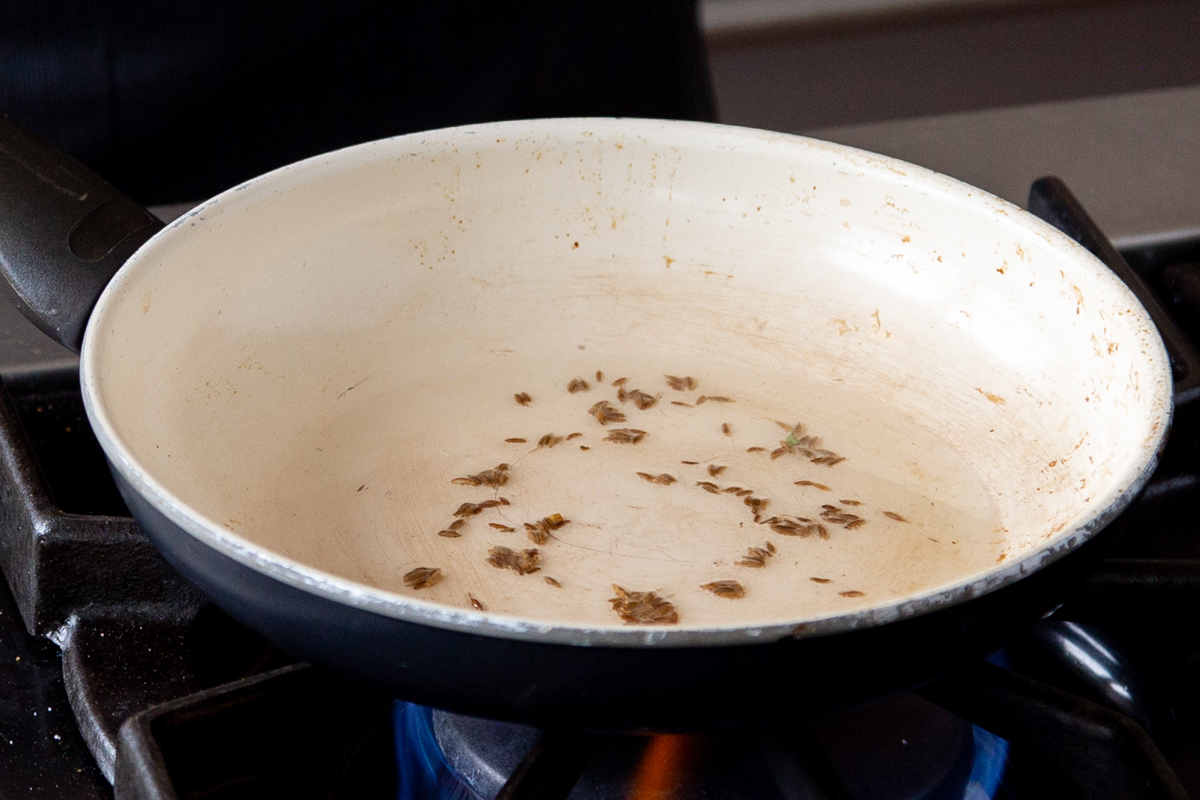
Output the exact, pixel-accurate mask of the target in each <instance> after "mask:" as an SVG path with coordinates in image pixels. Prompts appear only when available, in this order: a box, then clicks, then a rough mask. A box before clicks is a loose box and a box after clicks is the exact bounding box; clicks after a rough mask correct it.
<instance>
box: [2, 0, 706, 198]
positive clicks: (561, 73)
mask: <svg viewBox="0 0 1200 800" xmlns="http://www.w3.org/2000/svg"><path fill="white" fill-rule="evenodd" d="M0 111H2V112H4V113H6V114H8V115H9V116H11V117H13V118H14V119H15V120H17V121H18V122H19V123H21V124H23V125H25V126H26V127H28V128H30V129H32V130H33V131H35V132H37V133H39V134H41V135H42V136H44V137H46V138H48V139H50V140H51V141H52V142H54V143H55V144H57V145H58V146H59V147H61V148H62V149H64V150H66V151H67V152H69V153H71V154H72V155H74V156H76V157H77V158H79V159H80V160H82V161H83V162H84V163H85V164H87V165H88V166H89V167H91V168H92V169H93V170H95V171H96V172H98V173H99V174H101V175H102V176H104V177H105V178H107V179H108V180H110V181H112V182H113V183H115V184H116V185H117V186H118V187H120V188H121V189H123V190H124V191H125V192H127V193H128V194H130V195H131V196H132V197H133V198H134V199H136V200H138V201H139V202H141V203H143V204H155V203H169V202H176V201H186V200H193V201H194V200H200V199H203V198H206V197H209V196H211V195H213V194H216V193H217V192H219V191H221V190H223V189H226V188H229V187H230V186H233V185H235V184H237V183H239V182H241V181H243V180H246V179H248V178H251V177H253V176H255V175H257V174H260V173H262V172H265V171H267V170H269V169H272V168H274V167H278V166H282V165H284V164H287V163H290V162H292V161H295V160H297V159H300V158H304V157H306V156H310V155H315V154H317V153H321V152H325V151H328V150H332V149H335V148H338V147H343V146H346V145H350V144H354V143H356V142H362V141H368V140H371V139H377V138H382V137H386V136H393V135H397V134H401V133H408V132H412V131H418V130H427V129H431V128H439V127H445V126H449V125H458V124H465V123H473V122H484V121H492V120H501V119H517V118H531V117H550V116H593V115H599V116H639V117H661V118H678V119H711V118H713V117H714V110H713V101H712V93H711V88H710V83H709V79H708V72H707V64H706V60H705V52H704V45H703V41H702V39H701V36H700V33H699V29H698V27H697V20H696V6H695V0H653V2H650V1H648V0H646V1H642V2H595V1H594V0H582V1H581V0H573V1H572V2H563V3H554V4H551V3H513V4H509V3H505V4H497V3H465V2H457V3H438V4H432V3H431V4H420V5H418V4H414V3H399V2H392V3H382V2H376V3H366V2H352V1H350V2H347V1H346V0H343V1H342V2H320V1H319V0H307V1H303V0H302V1H300V2H287V3H284V2H273V1H272V0H267V1H266V2H258V1H257V0H189V2H186V3H176V2H161V1H159V2H153V1H152V0H100V1H99V2H91V1H89V0H47V1H46V2H43V1H41V0H38V1H37V2H30V1H29V0H0Z"/></svg>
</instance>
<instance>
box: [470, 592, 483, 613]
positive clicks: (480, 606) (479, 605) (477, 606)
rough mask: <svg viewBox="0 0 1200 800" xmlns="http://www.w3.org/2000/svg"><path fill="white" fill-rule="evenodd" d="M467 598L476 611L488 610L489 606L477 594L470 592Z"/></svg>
mask: <svg viewBox="0 0 1200 800" xmlns="http://www.w3.org/2000/svg"><path fill="white" fill-rule="evenodd" d="M467 599H469V600H470V601H471V608H473V609H475V610H476V611H487V606H485V605H484V604H483V603H482V602H480V601H479V600H478V599H477V598H476V597H475V595H473V594H470V593H468V594H467Z"/></svg>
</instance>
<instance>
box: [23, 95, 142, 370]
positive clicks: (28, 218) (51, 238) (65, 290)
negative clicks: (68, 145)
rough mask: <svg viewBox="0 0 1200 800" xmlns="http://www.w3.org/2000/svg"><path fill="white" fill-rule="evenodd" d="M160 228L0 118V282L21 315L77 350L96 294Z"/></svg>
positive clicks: (86, 172)
mask: <svg viewBox="0 0 1200 800" xmlns="http://www.w3.org/2000/svg"><path fill="white" fill-rule="evenodd" d="M162 227H163V224H162V223H161V222H160V221H159V220H157V219H155V217H154V216H153V215H152V214H151V213H150V212H149V211H146V210H145V209H144V208H142V207H141V206H139V205H138V204H137V203H135V202H133V201H132V200H130V199H129V198H128V197H126V196H125V195H124V194H122V193H121V192H119V191H118V190H117V189H116V188H114V187H113V186H111V185H109V183H108V182H107V181H105V180H104V179H103V178H101V177H99V176H98V175H96V174H95V173H93V172H92V171H91V170H89V169H88V168H87V167H85V166H83V165H82V164H80V163H79V162H78V161H76V160H75V159H73V158H71V157H70V156H68V155H66V154H65V153H63V152H61V151H60V150H58V149H56V148H55V147H53V146H51V145H50V144H48V143H46V142H44V141H42V140H41V139H39V138H38V137H36V136H34V135H33V134H31V133H29V132H27V131H24V130H22V129H21V128H19V127H18V126H17V125H16V124H15V123H13V121H12V120H10V119H9V118H8V117H6V116H4V115H3V114H0V272H3V273H4V278H5V280H4V281H0V290H3V291H4V292H5V293H6V294H7V295H8V296H9V298H10V299H12V301H13V302H14V303H15V304H16V306H17V308H19V309H20V310H21V313H22V314H24V315H25V316H26V317H28V318H29V320H30V321H31V322H33V324H34V325H37V326H38V327H39V328H41V329H42V330H43V331H45V332H46V334H47V335H49V336H50V338H52V339H54V340H56V341H58V342H60V343H61V344H63V345H65V346H66V347H68V348H70V349H71V350H74V351H75V352H77V353H78V352H79V349H80V347H81V346H82V345H83V332H84V329H85V328H86V327H87V320H88V317H89V316H90V315H91V313H92V308H93V307H95V305H96V300H97V299H99V297H100V293H101V292H102V291H104V287H105V286H107V285H108V282H109V280H110V279H111V278H112V276H113V275H114V274H115V273H116V271H117V270H118V269H119V268H120V266H121V265H122V264H124V263H125V260H126V259H127V258H129V257H130V256H131V255H133V253H134V251H136V250H137V249H138V248H139V247H141V246H142V244H144V243H145V241H146V240H147V239H149V238H150V237H151V236H153V235H154V234H155V233H156V232H158V230H159V229H161V228H162Z"/></svg>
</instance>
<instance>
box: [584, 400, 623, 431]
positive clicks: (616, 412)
mask: <svg viewBox="0 0 1200 800" xmlns="http://www.w3.org/2000/svg"><path fill="white" fill-rule="evenodd" d="M588 413H589V414H591V415H592V416H593V417H595V418H596V421H597V422H599V423H600V424H601V425H607V424H608V423H610V422H624V421H625V412H624V411H621V410H620V409H619V408H616V407H614V406H612V405H611V404H610V403H609V402H608V401H607V400H601V401H600V402H599V403H596V404H595V405H594V406H592V407H591V408H589V409H588Z"/></svg>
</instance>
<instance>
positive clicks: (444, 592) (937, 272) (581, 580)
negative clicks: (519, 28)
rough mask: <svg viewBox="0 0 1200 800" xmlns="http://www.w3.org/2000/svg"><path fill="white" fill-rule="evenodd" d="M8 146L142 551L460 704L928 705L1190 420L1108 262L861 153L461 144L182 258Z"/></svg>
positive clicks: (352, 161) (215, 204) (254, 218)
mask: <svg viewBox="0 0 1200 800" xmlns="http://www.w3.org/2000/svg"><path fill="white" fill-rule="evenodd" d="M0 154H2V155H3V158H4V165H3V172H0V175H3V181H4V182H3V184H2V185H0V200H2V202H3V206H4V209H5V218H4V220H3V222H0V225H3V226H4V228H3V231H0V232H2V233H3V239H4V241H3V245H2V247H3V252H2V253H0V262H2V266H3V269H4V272H5V273H6V276H7V277H8V279H9V281H10V282H11V283H12V294H13V296H14V297H15V298H16V299H17V301H18V303H19V304H20V305H21V306H22V307H23V309H24V310H25V311H26V312H27V314H28V315H30V316H31V318H32V319H34V320H35V322H37V323H38V324H39V325H40V326H41V327H42V328H43V329H44V330H46V331H47V332H48V333H50V334H51V335H52V336H55V337H56V338H58V339H59V340H60V341H63V342H64V343H66V344H68V345H69V346H74V347H77V348H78V347H80V345H81V340H82V350H81V357H82V359H81V380H82V387H83V396H84V400H85V404H86V408H87V411H88V416H89V419H90V421H91V424H92V426H93V429H94V430H95V433H96V436H97V438H98V439H99V441H100V443H101V445H102V446H103V448H104V450H105V453H106V455H107V457H108V459H109V462H110V464H111V467H112V472H113V475H114V477H115V479H116V481H117V484H118V487H119V488H120V490H121V492H122V495H123V496H124V497H125V499H126V502H127V504H128V506H129V508H130V510H131V511H132V512H133V514H134V516H135V517H136V519H137V520H138V522H139V524H140V525H141V526H142V527H143V529H144V530H145V531H146V533H147V535H148V536H150V537H151V538H152V539H153V541H154V542H155V543H156V545H157V546H158V547H159V548H160V549H161V551H162V553H163V555H164V556H165V557H166V558H167V559H168V560H169V561H170V563H172V564H173V565H174V566H175V567H176V568H177V569H178V570H179V571H180V572H181V573H183V574H184V575H185V576H187V577H188V578H190V579H191V580H193V581H194V582H195V583H196V584H197V585H198V586H199V587H200V588H201V589H202V590H203V591H204V592H205V593H207V594H208V595H209V596H210V597H211V598H212V599H213V601H214V602H216V603H217V604H218V605H220V606H221V607H223V608H225V609H226V610H227V611H228V612H229V613H231V614H232V615H233V616H235V617H237V618H238V619H240V620H242V621H244V622H245V623H246V624H247V625H249V626H251V627H253V628H255V629H257V630H259V631H260V632H262V633H263V634H265V635H266V636H268V637H269V638H271V639H273V640H275V641H276V642H278V643H279V644H281V645H282V646H283V647H285V648H287V649H289V650H291V651H292V652H294V653H296V654H297V655H299V656H301V657H303V658H305V659H308V660H310V661H313V662H315V663H318V664H323V665H327V666H331V667H334V668H336V669H338V670H341V671H342V672H345V673H348V674H350V675H353V676H357V677H359V678H362V679H366V680H369V681H372V682H375V683H379V684H382V685H384V686H387V687H389V688H391V689H393V690H394V691H395V692H397V693H399V694H400V695H402V696H403V697H405V698H407V699H410V700H414V701H417V702H422V703H427V704H432V705H436V706H439V707H443V708H448V709H453V710H459V711H467V712H470V713H474V714H479V715H485V716H493V717H500V718H508V719H518V720H526V721H531V722H536V723H539V724H543V725H547V724H550V725H553V724H571V725H584V726H594V727H631V726H633V727H683V726H691V725H698V724H705V723H709V722H713V721H719V720H727V719H734V718H740V717H746V716H762V715H789V714H795V713H803V712H808V711H812V710H815V709H819V708H823V707H826V706H829V705H832V704H838V703H845V702H849V701H852V700H853V699H855V698H857V697H861V696H864V695H867V694H872V693H877V692H879V691H883V690H885V689H889V688H895V687H898V686H902V685H912V684H913V683H916V682H919V681H922V680H926V679H928V678H930V677H933V676H934V675H936V674H938V673H939V672H940V671H942V670H944V669H946V668H947V667H949V666H951V665H953V664H954V663H956V662H957V661H961V660H963V659H967V658H975V657H978V656H980V655H981V654H984V653H987V652H990V651H991V650H992V649H994V648H996V647H998V646H999V645H1000V644H1001V643H1002V642H1003V641H1004V638H1005V636H1007V635H1008V633H1009V632H1011V631H1012V630H1013V629H1015V628H1016V627H1017V626H1020V625H1024V624H1027V623H1028V622H1029V621H1030V620H1032V619H1034V618H1036V616H1037V615H1038V614H1041V613H1044V612H1045V611H1046V610H1048V609H1049V608H1051V607H1052V606H1053V605H1054V604H1055V603H1056V602H1059V601H1060V598H1061V595H1062V593H1063V592H1064V591H1065V587H1067V586H1069V585H1070V584H1071V582H1072V581H1073V580H1074V579H1075V578H1076V577H1077V576H1078V573H1080V571H1082V570H1085V569H1086V568H1087V566H1088V565H1089V564H1090V563H1091V560H1092V559H1094V553H1095V552H1096V551H1097V550H1098V549H1099V546H1100V543H1101V542H1102V541H1103V539H1104V537H1103V536H1097V533H1098V532H1100V531H1101V530H1102V529H1103V528H1104V527H1105V525H1106V524H1107V523H1108V522H1109V521H1110V520H1112V519H1113V518H1114V517H1115V516H1116V515H1117V514H1118V513H1119V512H1120V511H1121V509H1123V508H1124V507H1125V506H1126V505H1127V504H1128V503H1129V502H1130V501H1131V499H1132V498H1133V497H1134V496H1135V495H1136V494H1137V492H1138V491H1139V490H1140V489H1141V487H1142V486H1143V485H1144V483H1145V482H1146V480H1147V479H1148V476H1149V475H1150V473H1151V472H1152V470H1153V468H1154V466H1155V463H1156V460H1157V455H1158V452H1159V450H1160V448H1161V446H1162V443H1163V441H1164V437H1165V436H1166V432H1167V429H1168V426H1169V423H1170V417H1171V412H1172V404H1171V386H1172V378H1171V372H1170V367H1169V362H1168V358H1167V355H1166V352H1165V350H1164V347H1163V344H1162V340H1161V339H1160V337H1159V335H1158V333H1157V331H1156V329H1155V327H1154V325H1153V324H1152V321H1151V318H1150V317H1149V316H1148V314H1147V312H1146V311H1145V309H1144V308H1143V307H1142V306H1141V305H1140V304H1139V302H1138V300H1137V299H1136V298H1135V296H1134V295H1133V294H1132V293H1131V292H1130V290H1129V289H1127V288H1126V286H1125V285H1124V284H1122V283H1121V281H1120V280H1118V279H1117V278H1116V277H1115V276H1114V275H1113V274H1112V273H1111V272H1110V271H1109V270H1108V269H1106V268H1105V267H1104V266H1103V264H1101V263H1100V262H1099V261H1098V260H1097V259H1096V258H1095V257H1094V256H1092V255H1091V254H1090V253H1088V252H1087V251H1086V250H1085V249H1084V248H1083V247H1081V246H1079V245H1078V244H1076V243H1075V242H1074V241H1072V240H1071V239H1069V238H1067V237H1066V236H1064V235H1062V234H1061V233H1059V232H1058V231H1057V230H1055V229H1053V228H1051V227H1050V226H1049V225H1047V224H1045V223H1043V222H1041V221H1040V220H1038V219H1036V218H1034V217H1033V216H1031V215H1029V214H1027V213H1025V212H1023V211H1021V210H1019V209H1018V208H1016V207H1015V206H1013V205H1011V204H1009V203H1007V202H1005V201H1003V200H1001V199H999V198H996V197H994V196H992V195H989V194H987V193H986V192H983V191H980V190H978V189H975V188H972V187H970V186H966V185H964V184H962V183H959V182H957V181H954V180H952V179H950V178H947V177H945V176H941V175H938V174H935V173H932V172H930V171H928V170H925V169H922V168H919V167H916V166H913V165H910V164H906V163H903V162H899V161H896V160H893V159H889V158H885V157H881V156H877V155H873V154H870V153H865V152H862V151H858V150H853V149H850V148H845V147H840V146H836V145H833V144H829V143H825V142H820V141H814V140H811V139H804V138H799V137H794V136H784V135H780V134H774V133H766V132H761V131H753V130H744V129H737V128H730V127H722V126H716V125H706V124H694V123H682V122H660V121H644V120H611V119H583V120H579V119H576V120H542V121H525V122H508V123H499V124H488V125H479V126H473V127H466V128H456V129H450V130H443V131H433V132H429V133H421V134H414V135H409V136H402V137H398V138H395V139H390V140H385V141H379V142H373V143H369V144H364V145H361V146H357V147H351V148H348V149H346V150H341V151H338V152H335V153H330V154H327V155H323V156H319V157H316V158H312V159H309V160H307V161H304V162H301V163H298V164H295V165H292V166H289V167H286V168H283V169H280V170H277V171H275V172H272V173H270V174H268V175H265V176H263V177H260V178H257V179H255V180H252V181H249V182H248V183H245V184H243V185H241V186H238V187H236V188H234V189H231V190H230V191H227V192H225V193H224V194H221V195H219V196H218V197H216V198H213V199H212V200H210V201H208V202H207V203H204V204H203V205H201V206H199V207H198V208H196V209H195V210H194V211H192V212H191V213H189V214H188V215H186V216H184V217H183V218H181V219H179V220H176V221H175V222H174V223H172V224H171V225H170V226H168V227H166V228H165V229H163V230H159V228H160V227H161V225H159V224H158V223H156V222H155V221H154V220H153V219H152V218H151V217H150V216H149V215H148V214H146V213H145V212H144V211H142V210H140V209H139V208H137V207H136V206H135V205H134V204H132V203H131V202H130V201H129V200H127V199H126V198H124V197H123V196H121V195H120V194H119V193H118V192H116V191H115V190H113V189H112V188H111V187H109V186H107V185H106V184H104V183H103V181H101V180H100V179H99V178H97V177H95V176H94V175H91V174H90V173H88V172H87V171H86V170H84V169H83V168H82V167H80V166H79V165H77V164H73V163H71V162H69V160H65V157H63V156H61V154H57V153H54V152H53V151H51V150H49V149H48V148H45V147H43V146H41V145H39V144H38V143H36V142H33V141H32V140H30V139H29V138H28V137H26V136H25V135H23V134H20V133H19V132H17V131H15V129H13V128H12V126H11V125H6V127H5V130H4V133H3V138H2V139H0ZM122 265H123V266H122ZM118 267H120V269H119V270H118V269H117V268H118ZM113 273H115V275H114V274H113ZM101 290H102V291H101ZM97 296H99V299H98V301H97V300H96V297H97ZM93 304H94V309H93V308H92V306H93ZM85 326H86V332H85ZM622 379H624V380H622ZM635 392H636V394H635ZM614 431H616V433H614ZM622 431H623V433H622ZM814 437H815V438H814ZM747 492H748V493H747ZM531 539H532V540H533V541H532V542H531V541H530V540H531ZM505 548H506V549H505ZM532 551H536V552H532ZM1089 553H1093V555H1091V556H1089V555H1088V554H1089ZM655 623H657V624H655Z"/></svg>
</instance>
